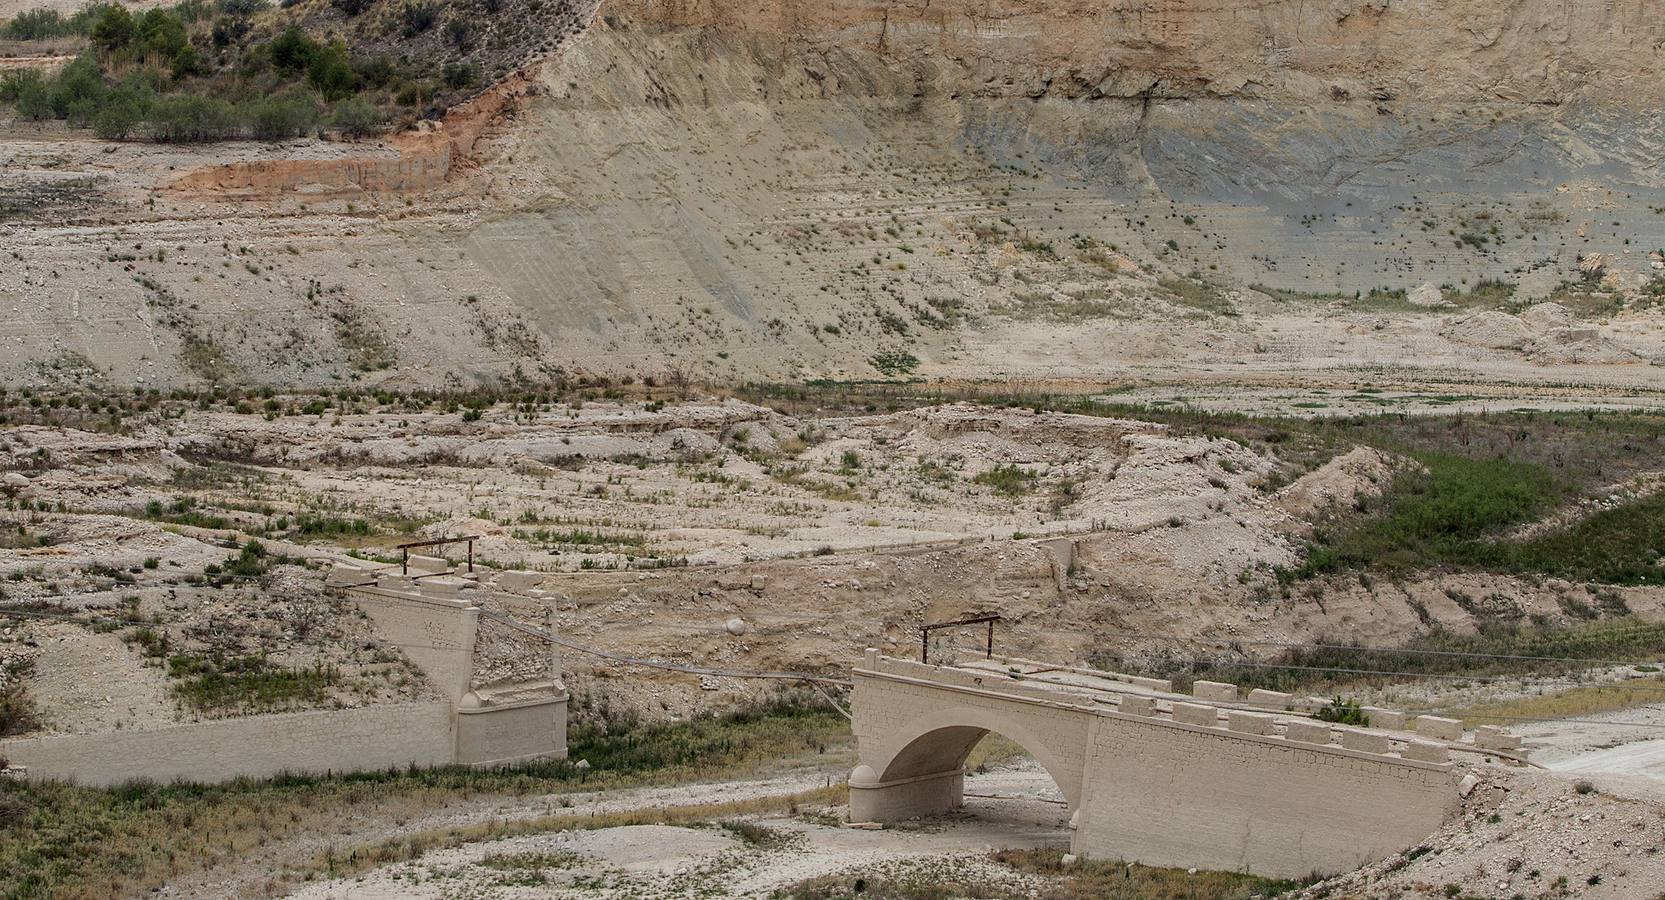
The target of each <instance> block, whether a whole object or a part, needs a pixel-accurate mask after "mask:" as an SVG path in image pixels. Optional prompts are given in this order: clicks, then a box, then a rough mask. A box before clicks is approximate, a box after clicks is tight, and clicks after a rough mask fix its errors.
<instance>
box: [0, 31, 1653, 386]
mask: <svg viewBox="0 0 1665 900" xmlns="http://www.w3.org/2000/svg"><path fill="white" fill-rule="evenodd" d="M1646 7H1647V4H1645V3H1643V2H1642V0H1625V2H1615V3H1609V4H1603V5H1601V6H1600V8H1599V9H1597V8H1595V7H1594V6H1593V5H1592V6H1591V8H1589V9H1584V8H1580V6H1579V5H1569V4H1554V3H1550V2H1547V0H1519V2H1514V3H1505V4H1493V3H1481V2H1478V0H1468V2H1461V3H1454V4H1414V5H1411V4H1389V3H1362V2H1328V3H1313V2H1306V3H1297V2H1293V0H1290V2H1264V3H1259V4H1253V5H1245V4H1227V3H1217V4H1208V3H1179V2H1160V3H1129V2H1119V3H1102V4H1087V3H1080V2H1074V3H1068V2H1065V3H1046V4H1035V3H1002V4H998V5H992V6H991V5H984V4H973V3H964V2H958V0H956V2H948V3H942V2H933V3H929V4H923V3H912V4H906V3H889V4H887V3H860V2H856V3H816V4H810V3H804V2H800V0H792V2H775V3H763V4H758V3H748V2H729V0H713V2H700V3H670V4H664V3H645V2H634V0H623V2H612V3H605V4H603V6H602V8H601V10H600V14H599V16H598V17H597V18H596V19H595V20H593V21H592V23H591V25H590V26H589V28H588V29H587V30H586V31H585V32H584V33H583V34H582V35H580V36H579V37H577V38H576V39H575V40H573V41H572V42H571V43H570V44H569V45H568V46H566V47H565V48H564V49H563V50H561V52H559V53H557V54H555V55H554V56H552V57H551V58H549V59H548V60H547V61H546V62H545V63H544V64H543V65H542V66H541V68H539V69H538V70H537V71H536V72H535V73H533V74H532V77H531V79H530V80H528V81H521V80H519V79H516V83H517V85H525V86H529V87H530V88H531V89H532V91H533V94H532V95H531V96H529V97H526V98H525V99H524V102H523V103H521V104H520V105H519V106H517V107H515V108H514V109H513V111H512V112H511V114H509V115H507V116H506V117H504V118H502V119H500V120H496V121H495V122H494V123H493V125H492V127H490V128H488V129H487V131H486V132H485V133H484V135H483V137H482V139H481V140H480V141H478V142H472V141H471V142H470V143H471V144H472V151H471V152H472V156H471V158H468V159H463V160H461V161H460V162H459V164H458V165H457V166H455V167H454V169H453V170H452V173H451V176H450V178H449V180H448V181H447V182H446V184H444V185H443V186H442V187H440V188H439V189H437V190H432V191H428V192H426V193H422V194H420V195H418V196H386V195H383V196H360V197H351V196H342V195H340V194H339V193H334V192H330V191H319V190H316V189H315V188H316V187H317V186H307V185H303V186H301V187H300V188H299V189H297V190H296V191H294V192H293V193H291V194H287V195H279V196H272V197H255V198H250V197H237V198H231V197H225V198H219V199H216V198H214V197H212V196H209V197H204V196H201V195H199V194H189V195H186V194H177V193H169V192H167V191H162V192H160V193H157V192H156V190H155V188H156V187H158V186H159V185H161V184H163V183H165V182H167V181H171V180H172V179H174V178H176V177H177V175H176V174H173V173H170V174H167V175H165V176H162V178H161V179H159V180H158V181H156V182H148V181H146V180H145V179H146V178H148V177H150V176H141V175H137V174H135V173H141V172H154V171H158V170H160V169H162V168H163V166H162V165H158V164H159V163H162V164H165V166H173V167H174V168H175V169H176V170H185V171H189V170H191V168H192V164H193V160H192V159H181V158H179V155H178V154H173V153H168V154H162V157H163V158H156V157H153V156H147V155H146V154H142V153H138V152H137V151H134V150H132V149H129V148H120V149H118V150H117V151H116V152H115V153H113V154H106V153H104V152H103V150H102V148H101V147H99V146H98V145H96V144H92V143H91V142H87V141H83V140H76V141H69V142H65V143H46V144H42V142H40V141H38V140H37V141H33V142H10V143H8V144H7V145H6V146H5V150H6V154H7V159H8V160H11V161H12V163H13V165H12V166H11V168H12V170H13V171H14V172H19V173H25V174H26V175H27V174H30V173H33V174H37V175H39V177H41V178H43V179H64V178H69V177H71V176H73V175H75V174H77V172H80V173H84V174H88V175H91V176H94V177H98V178H102V179H104V181H102V182H100V184H101V185H102V187H101V188H100V190H101V191H103V192H104V202H105V203H106V207H105V210H104V211H103V212H101V213H99V214H97V215H90V216H83V217H81V218H78V219H77V220H75V221H74V222H72V223H71V224H69V225H67V226H66V225H62V224H61V223H59V222H56V221H51V222H49V221H47V220H45V219H43V220H41V221H37V222H23V223H20V224H14V225H12V226H0V228H5V229H6V230H5V231H4V232H0V251H10V252H12V253H15V254H17V256H16V257H15V258H16V259H19V260H21V262H22V264H21V265H20V266H14V267H8V269H9V271H0V301H9V303H7V304H6V305H9V306H11V307H12V309H11V312H12V313H13V317H12V320H11V321H10V322H9V323H6V324H3V325H0V340H4V341H5V342H6V343H7V344H9V345H11V346H12V347H13V348H15V349H16V350H17V351H18V352H17V353H15V354H12V355H10V358H9V359H7V360H4V361H0V374H3V375H4V377H5V378H6V380H8V381H14V382H15V381H43V380H67V379H71V378H74V377H86V378H92V379H95V380H96V379H100V378H102V379H108V380H113V381H117V382H123V383H133V382H134V381H143V382H144V383H147V384H150V383H157V382H161V383H190V382H200V381H203V380H213V379H221V380H231V381H265V382H278V383H287V384H316V385H330V386H332V385H336V384H340V383H342V382H347V381H352V380H369V381H383V380H389V381H392V382H393V383H395V384H401V385H433V384H458V383H469V382H475V381H484V380H492V379H498V378H505V377H513V375H514V374H515V373H520V374H524V375H528V376H533V377H538V376H542V375H545V374H553V373H555V372H557V371H572V370H574V369H584V370H602V371H608V372H614V373H635V374H638V375H644V374H656V373H664V372H666V371H668V370H677V371H683V372H688V373H692V374H695V375H699V376H702V377H709V378H716V379H729V378H745V377H758V376H762V377H770V378H794V377H813V376H823V375H826V376H835V377H837V376H871V375H873V374H875V373H876V372H878V371H889V372H892V373H897V372H900V371H902V370H905V369H906V368H907V367H908V366H909V365H911V364H912V363H911V362H910V360H913V359H917V361H918V363H917V371H919V372H923V373H927V374H950V375H970V376H977V375H1033V374H1047V375H1086V376H1097V377H1120V376H1127V375H1141V374H1149V373H1153V372H1155V373H1160V372H1166V371H1171V370H1173V369H1175V368H1176V367H1179V368H1190V369H1195V370H1207V371H1213V372H1219V371H1222V370H1224V371H1228V372H1231V371H1235V372H1242V371H1246V370H1244V369H1241V368H1239V367H1241V366H1244V365H1250V366H1253V367H1255V368H1256V369H1261V370H1265V369H1270V370H1273V371H1276V372H1290V371H1299V370H1303V369H1309V368H1336V367H1341V368H1347V367H1352V366H1356V365H1358V364H1359V363H1360V362H1361V361H1362V362H1369V363H1374V364H1381V365H1401V366H1403V365H1411V366H1415V365H1423V364H1426V363H1427V361H1429V360H1435V359H1439V358H1441V356H1442V354H1444V355H1446V356H1450V357H1451V358H1453V359H1456V360H1458V361H1459V362H1461V364H1462V365H1464V366H1466V367H1471V368H1476V369H1480V370H1482V372H1483V374H1485V377H1489V378H1492V379H1494V380H1508V379H1512V378H1516V377H1519V373H1518V372H1516V371H1514V370H1513V369H1511V368H1510V366H1511V365H1513V364H1514V363H1515V362H1518V361H1519V360H1516V359H1514V358H1513V357H1511V356H1510V355H1509V354H1508V353H1501V354H1488V353H1478V354H1477V353H1473V352H1470V351H1467V350H1464V349H1462V348H1457V349H1455V350H1453V349H1452V345H1450V344H1449V343H1441V342H1440V341H1439V340H1433V341H1432V342H1429V341H1428V340H1424V336H1423V335H1421V334H1420V333H1419V334H1417V335H1398V334H1395V333H1393V332H1392V330H1391V329H1386V327H1385V325H1384V323H1383V322H1371V323H1363V324H1361V323H1359V322H1353V321H1346V322H1339V323H1337V322H1334V321H1330V322H1328V324H1324V323H1320V324H1317V325H1313V324H1311V323H1313V322H1318V321H1319V320H1320V319H1324V318H1325V315H1324V311H1323V309H1322V308H1321V305H1315V306H1314V307H1312V308H1302V309H1266V308H1262V307H1263V306H1264V303H1262V304H1261V306H1257V305H1256V303H1257V302H1260V301H1255V300H1254V298H1252V297H1251V298H1248V299H1246V300H1245V299H1242V298H1232V297H1227V298H1225V299H1224V300H1223V301H1221V302H1223V303H1224V304H1225V306H1224V307H1223V308H1224V309H1226V310H1227V311H1229V312H1236V313H1238V314H1239V315H1237V316H1229V315H1223V314H1222V312H1221V308H1214V309H1202V310H1199V309H1195V308H1187V307H1186V306H1185V305H1184V304H1177V305H1176V304H1175V303H1174V302H1172V300H1171V298H1168V299H1163V296H1162V292H1161V291H1160V290H1158V288H1157V287H1156V284H1155V282H1156V279H1157V278H1158V277H1163V276H1172V275H1184V274H1187V273H1190V272H1192V271H1197V272H1200V273H1204V274H1208V275H1210V276H1211V277H1216V275H1215V273H1216V272H1218V275H1219V276H1224V277H1225V278H1226V280H1227V281H1228V282H1230V283H1234V284H1237V285H1248V284H1255V283H1260V284H1269V285H1273V286H1275V287H1282V288H1295V289H1305V290H1313V291H1329V290H1337V289H1340V290H1345V291H1347V292H1352V291H1354V290H1358V289H1361V288H1369V287H1372V286H1375V285H1383V284H1385V285H1396V286H1404V287H1410V286H1414V285H1416V284H1420V283H1422V282H1424V281H1431V282H1434V283H1440V282H1451V283H1457V282H1460V281H1463V280H1465V279H1467V280H1469V281H1470V282H1472V281H1474V280H1477V279H1479V278H1483V277H1506V278H1509V279H1511V280H1516V281H1519V282H1520V283H1521V285H1522V286H1523V290H1524V291H1526V292H1528V293H1532V292H1542V291H1544V290H1547V288H1548V287H1549V286H1550V285H1553V284H1554V283H1556V282H1558V281H1559V280H1561V279H1563V278H1565V277H1567V276H1568V274H1569V273H1570V272H1572V271H1574V265H1575V263H1576V260H1577V258H1578V256H1579V255H1580V254H1581V253H1584V252H1589V251H1594V250H1600V251H1603V252H1609V253H1613V254H1614V255H1615V257H1616V259H1615V262H1614V264H1613V266H1614V268H1615V269H1616V270H1619V271H1620V272H1621V273H1627V274H1628V277H1630V278H1632V279H1633V280H1634V279H1637V278H1640V277H1642V276H1643V275H1644V274H1646V273H1647V272H1649V271H1650V269H1649V266H1648V261H1647V259H1646V257H1645V253H1646V250H1647V249H1648V248H1651V247H1656V246H1659V245H1662V244H1665V217H1661V216H1659V215H1657V214H1655V213H1654V212H1653V211H1652V210H1651V209H1650V208H1649V207H1648V204H1647V198H1648V197H1650V196H1653V195H1654V193H1655V192H1656V191H1657V188H1658V187H1659V181H1660V180H1661V175H1660V173H1659V171H1658V168H1657V166H1656V165H1653V164H1652V163H1651V160H1655V159H1657V158H1658V156H1659V152H1660V150H1661V148H1662V147H1665V137H1662V135H1661V132H1660V127H1659V125H1658V124H1657V116H1656V115H1654V114H1653V110H1655V109H1656V108H1657V105H1658V100H1659V94H1660V91H1661V90H1662V87H1661V86H1662V85H1665V79H1661V78H1660V77H1659V76H1660V74H1661V71H1660V70H1661V68H1665V66H1662V64H1661V51H1660V49H1659V44H1660V40H1661V36H1662V34H1661V32H1662V29H1665V24H1662V23H1661V22H1659V21H1658V20H1657V17H1653V18H1649V17H1648V16H1646V15H1645V13H1646V12H1647V9H1646ZM1431 48H1438V50H1437V52H1436V51H1435V50H1433V49H1431ZM294 152H296V151H295V149H293V148H284V149H281V150H273V149H271V148H250V147H247V146H244V147H237V148H223V149H219V150H215V151H212V157H211V158H205V157H203V156H201V155H200V154H199V155H198V156H197V158H196V159H195V160H194V163H195V164H196V165H197V166H200V165H202V164H203V163H205V162H211V161H217V160H218V159H220V158H224V157H226V156H228V155H230V156H235V157H236V158H238V159H266V158H271V157H274V156H282V155H283V154H292V153H294ZM302 152H304V153H308V154H313V155H317V156H332V155H333V156H339V155H341V154H342V152H343V151H342V150H341V149H339V148H336V149H330V148H319V147H312V148H306V149H304V150H303V151H302ZM351 152H352V153H354V154H357V155H367V154H368V155H374V154H377V153H381V154H384V155H385V154H386V153H387V152H388V151H387V150H369V149H363V150H352V151H351ZM66 160H67V161H66ZM111 210H114V212H112V211H111ZM78 215H82V214H79V213H78ZM1490 225H1496V226H1497V227H1498V237H1499V238H1502V240H1497V241H1490V240H1489V241H1488V242H1487V243H1485V244H1484V245H1472V246H1470V245H1461V244H1460V243H1459V242H1457V241H1456V240H1454V238H1453V236H1452V235H1451V234H1448V232H1457V231H1458V229H1463V230H1465V231H1467V230H1471V229H1474V230H1480V231H1484V230H1485V229H1486V228H1488V227H1489V226H1490ZM135 236H139V237H141V238H143V237H149V238H151V239H152V243H151V244H146V245H145V247H144V248H143V249H142V250H139V251H130V250H128V249H127V247H129V246H131V245H132V244H139V243H143V241H142V240H140V241H133V240H132V239H133V238H134V237H135ZM1084 237H1085V238H1091V239H1092V241H1094V242H1097V243H1085V242H1084V240H1083V238H1084ZM130 241H131V244H130V243H129V242H130ZM158 241H159V242H160V243H161V244H162V245H163V246H164V247H165V249H166V251H167V253H166V258H165V259H161V258H154V252H155V249H156V247H155V243H156V242H158ZM1627 242H1628V243H1627ZM1107 244H1114V245H1116V246H1117V247H1119V248H1120V249H1121V250H1123V251H1125V252H1126V253H1127V255H1128V256H1129V257H1131V258H1132V259H1133V260H1135V261H1137V262H1138V263H1139V264H1140V266H1141V267H1142V269H1143V271H1142V272H1141V273H1139V274H1130V273H1129V272H1128V271H1127V269H1126V267H1125V266H1124V267H1120V268H1121V269H1122V271H1121V272H1120V273H1112V272H1110V271H1108V270H1109V269H1112V268H1117V266H1115V265H1113V264H1112V265H1106V264H1104V263H1103V262H1102V260H1103V259H1105V258H1107V257H1105V256H1104V255H1103V254H1102V253H1101V252H1100V251H1101V249H1102V245H1107ZM1093 254H1099V255H1098V256H1096V257H1095V256H1094V255H1093ZM1095 260H1098V261H1095ZM1216 306H1218V304H1216ZM1329 318H1330V319H1332V320H1333V319H1334V317H1333V316H1331V317H1329ZM1650 327H1651V326H1649V327H1638V328H1634V329H1632V331H1633V332H1634V334H1633V335H1632V338H1633V340H1632V344H1636V345H1638V346H1640V348H1641V351H1642V352H1640V353H1636V352H1630V351H1626V352H1625V353H1621V354H1618V355H1617V357H1616V358H1618V359H1620V360H1621V361H1623V362H1626V363H1629V364H1634V363H1636V362H1639V361H1646V359H1647V358H1648V354H1647V352H1645V351H1646V350H1647V347H1648V346H1652V345H1657V344H1659V343H1660V340H1659V336H1658V329H1657V328H1652V330H1650ZM1349 329H1352V330H1354V331H1360V330H1362V331H1363V332H1367V333H1368V335H1367V338H1366V339H1365V340H1362V341H1359V342H1357V343H1356V344H1355V345H1354V346H1351V347H1348V348H1346V349H1345V350H1340V351H1338V350H1336V348H1337V347H1339V346H1341V344H1342V343H1344V342H1346V341H1348V340H1350V339H1348V338H1347V337H1346V334H1347V332H1348V330H1349ZM1426 330H1428V331H1430V332H1431V333H1435V334H1436V335H1437V332H1438V329H1437V328H1430V329H1426ZM876 363H877V365H876ZM1488 367H1489V368H1488ZM1611 368H1616V369H1624V367H1622V366H1621V367H1611ZM1638 371H1640V373H1641V374H1637V373H1638ZM1529 374H1530V373H1529ZM1647 374H1648V372H1647V369H1646V367H1643V368H1641V369H1640V370H1638V369H1637V368H1636V366H1634V365H1630V366H1629V368H1628V369H1625V370H1624V371H1620V372H1619V373H1618V374H1610V373H1608V372H1606V371H1605V370H1601V369H1600V368H1599V367H1598V368H1597V369H1593V370H1589V371H1585V370H1578V371H1575V372H1565V371H1556V372H1553V373H1544V377H1553V378H1557V379H1560V380H1581V381H1600V380H1604V379H1608V378H1615V379H1619V380H1629V381H1632V382H1635V381H1636V380H1637V379H1639V378H1644V376H1646V375H1647Z"/></svg>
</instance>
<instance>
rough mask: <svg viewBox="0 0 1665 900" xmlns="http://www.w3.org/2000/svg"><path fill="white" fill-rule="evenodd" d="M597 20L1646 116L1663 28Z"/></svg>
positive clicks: (1360, 9) (1315, 14) (1337, 10)
mask: <svg viewBox="0 0 1665 900" xmlns="http://www.w3.org/2000/svg"><path fill="white" fill-rule="evenodd" d="M607 9H609V10H611V11H613V12H614V13H616V14H618V15H622V16H626V17H630V18H633V19H636V20H638V21H640V22H643V23H651V24H654V25H658V26H662V27H669V28H690V27H697V28H710V29H715V30H719V31H723V32H726V33H731V34H749V35H758V36H770V37H779V38H785V39H789V40H791V41H794V42H799V43H802V44H804V45H807V46H808V47H810V48H813V49H815V50H818V51H825V50H830V49H844V50H850V49H860V50H867V51H871V52H873V53H875V54H878V55H880V56H883V57H886V58H890V59H895V60H900V61H916V62H917V61H940V62H951V63H953V64H955V65H957V66H961V67H963V68H964V69H966V70H967V72H968V73H969V74H970V75H971V76H972V77H970V78H969V79H968V81H969V82H970V85H969V89H970V90H972V91H978V92H982V93H989V94H1010V93H1019V94H1028V95H1032V96H1033V95H1038V94H1039V93H1046V92H1050V93H1059V94H1063V95H1066V96H1104V95H1109V96H1135V95H1140V94H1143V93H1146V92H1149V93H1153V94H1155V95H1158V96H1162V95H1167V96H1176V95H1177V96H1195V95H1199V94H1220V95H1261V94H1265V93H1267V92H1292V93H1295V94H1301V93H1314V92H1320V93H1323V94H1331V93H1337V95H1339V92H1348V93H1354V94H1362V95H1364V96H1367V97H1368V96H1370V95H1372V94H1375V95H1377V96H1392V97H1401V98H1407V99H1408V98H1409V96H1410V95H1414V96H1415V97H1416V98H1417V99H1421V100H1463V99H1469V100H1494V99H1504V100H1515V101H1521V102H1526V103H1550V104H1554V103H1564V102H1568V101H1570V100H1574V99H1583V98H1589V99H1600V100H1603V101H1614V102H1623V103H1632V104H1638V103H1641V104H1645V103H1649V102H1652V101H1654V100H1656V99H1657V98H1658V97H1659V96H1660V92H1661V90H1662V89H1665V85H1662V79H1661V78H1660V75H1661V72H1662V71H1665V50H1662V47H1665V16H1661V15H1660V13H1659V8H1658V5H1657V4H1655V3H1653V2H1651V0H1582V2H1580V0H1454V2H1453V0H1097V2H1093V0H1021V2H988V0H981V2H980V0H915V2H883V0H829V2H824V3H823V2H803V0H671V2H663V0H621V2H615V3H610V4H608V6H607ZM1337 89H1339V91H1338V90H1337Z"/></svg>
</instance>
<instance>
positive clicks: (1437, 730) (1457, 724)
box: [1416, 716, 1463, 741]
mask: <svg viewBox="0 0 1665 900" xmlns="http://www.w3.org/2000/svg"><path fill="white" fill-rule="evenodd" d="M1416 733H1417V734H1420V735H1422V736H1423V737H1426V738H1433V739H1435V740H1440V741H1460V740H1462V738H1463V723H1462V721H1461V720H1459V719H1442V718H1440V717H1439V716H1417V717H1416Z"/></svg>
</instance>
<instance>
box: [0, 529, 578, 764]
mask: <svg viewBox="0 0 1665 900" xmlns="http://www.w3.org/2000/svg"><path fill="white" fill-rule="evenodd" d="M377 569H379V570H380V571H378V570H377ZM377 569H359V568H353V567H346V566H338V567H336V569H335V570H334V571H332V572H331V573H330V578H329V585H330V586H331V588H333V589H338V590H343V591H345V592H346V593H347V595H348V596H349V597H351V598H352V599H353V600H354V601H355V602H357V604H358V606H359V608H360V609H362V610H363V611H364V612H365V614H366V615H367V616H369V617H370V619H371V620H372V621H373V622H374V623H375V626H376V630H377V632H378V633H379V634H380V636H381V638H382V639H383V640H384V641H386V642H387V643H388V644H390V645H393V646H396V647H398V648H399V649H400V650H401V651H402V652H404V653H405V654H406V655H407V656H408V657H409V658H410V660H411V661H412V662H413V663H415V664H416V665H417V666H418V667H419V668H421V669H422V671H423V672H424V673H425V674H426V675H427V677H428V680H429V681H430V682H431V684H432V686H433V689H434V694H435V695H436V696H434V697H433V698H432V699H428V700H422V701H417V702H411V703H401V704H383V705H375V706H366V707H359V708H354V709H332V710H318V711H310V712H294V713H283V714H277V715H257V716H245V717H241V718H233V719H221V720H217V721H210V722H197V723H192V724H182V725H175V726H172V727H168V728H161V729H155V730H150V731H115V732H104V733H100V734H68V735H52V736H45V737H32V738H19V739H14V740H6V741H0V759H4V760H7V761H8V762H9V763H11V764H13V765H15V766H18V767H21V768H22V769H23V770H24V771H25V772H26V773H27V775H28V776H29V777H32V778H59V779H64V780H68V781H75V782H79V783H82V784H89V785H100V786H105V785H114V784H120V783H122V782H125V781H131V780H134V779H141V778H143V779H150V780H152V781H163V782H166V781H174V780H187V781H200V782H212V781H224V780H228V779H231V778H237V777H252V778H264V777H270V776H273V775H277V774H280V773H284V772H296V773H300V772H307V773H320V772H340V771H365V770H373V769H385V768H390V767H402V766H408V765H417V766H438V765H446V764H453V763H455V764H462V765H476V766H485V765H500V764H505V763H512V762H520V761H525V760H531V759H539V758H549V757H562V756H565V755H566V730H567V729H566V724H567V722H566V711H567V691H566V687H565V685H564V683H563V681H562V678H561V662H560V658H559V656H558V655H556V654H555V653H554V651H553V649H552V648H551V647H550V646H549V645H547V644H545V643H543V642H542V641H535V642H532V643H528V642H527V641H526V640H525V639H524V636H523V635H518V633H517V632H513V631H512V630H510V629H506V628H505V627H504V626H502V625H500V624H498V623H494V622H486V623H482V622H481V620H480V605H479V604H480V602H481V601H482V600H484V599H485V598H486V596H487V595H488V594H489V593H490V591H489V590H488V589H487V588H484V587H481V586H480V585H479V584H478V583H477V582H476V581H475V580H474V579H472V578H471V577H461V576H458V575H454V574H450V572H449V569H450V566H449V564H447V563H446V562H445V561H444V560H440V559H433V558H427V557H416V558H414V559H413V566H412V571H411V573H410V575H412V576H418V577H414V578H413V577H408V576H405V575H401V574H398V573H397V569H393V570H386V569H385V567H377ZM517 641H518V643H517Z"/></svg>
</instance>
